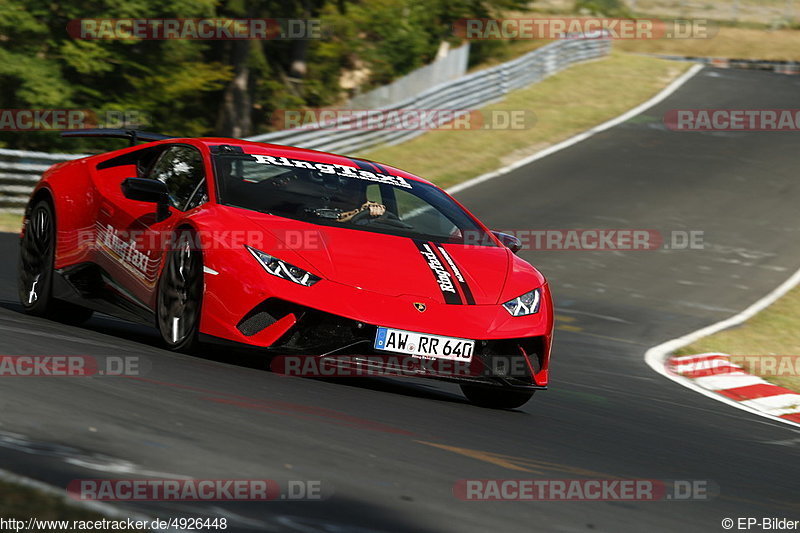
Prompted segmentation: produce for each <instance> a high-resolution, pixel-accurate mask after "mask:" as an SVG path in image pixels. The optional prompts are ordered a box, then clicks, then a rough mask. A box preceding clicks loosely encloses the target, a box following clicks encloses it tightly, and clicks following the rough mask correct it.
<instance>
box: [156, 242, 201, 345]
mask: <svg viewBox="0 0 800 533" xmlns="http://www.w3.org/2000/svg"><path fill="white" fill-rule="evenodd" d="M193 236H194V234H193V233H192V232H191V231H189V230H185V231H183V232H181V233H180V234H179V235H178V238H177V239H176V246H175V249H174V250H172V251H170V252H169V255H168V256H167V260H166V263H165V265H164V271H163V273H162V274H161V281H160V282H159V286H158V303H157V307H156V309H157V312H156V321H157V322H158V329H159V331H160V332H161V338H162V339H163V340H164V343H165V344H166V345H167V346H168V347H169V348H170V349H171V350H174V351H180V352H189V351H192V350H193V349H194V348H196V347H197V344H198V337H199V333H200V308H201V306H202V300H203V256H202V254H201V252H200V250H197V249H196V248H195V246H194V242H195V239H194V238H193Z"/></svg>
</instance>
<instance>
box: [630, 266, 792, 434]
mask: <svg viewBox="0 0 800 533" xmlns="http://www.w3.org/2000/svg"><path fill="white" fill-rule="evenodd" d="M798 284H800V269H798V270H797V271H796V272H795V273H794V274H792V276H791V277H790V278H789V279H787V280H786V281H784V282H783V283H781V284H780V285H779V286H778V287H776V288H775V290H773V291H772V292H770V293H769V294H767V295H766V296H764V297H763V298H761V299H759V300H758V301H756V302H754V303H753V304H752V305H751V306H750V307H748V308H747V309H745V310H743V311H742V312H740V313H738V314H736V315H734V316H732V317H730V318H727V319H725V320H722V321H720V322H717V323H715V324H711V325H710V326H706V327H704V328H701V329H698V330H697V331H693V332H692V333H689V334H687V335H684V336H682V337H678V338H677V339H672V340H669V341H667V342H664V343H662V344H659V345H658V346H653V347H652V348H650V349H649V350H647V352H645V354H644V360H645V362H646V363H647V365H648V366H649V367H650V368H652V369H653V370H655V371H656V372H657V373H659V374H661V375H662V376H664V377H665V378H667V379H671V380H672V381H674V382H676V383H679V384H681V385H683V386H684V387H686V388H688V389H692V390H693V391H695V392H698V393H700V394H702V395H704V396H707V397H709V398H713V399H715V400H717V401H720V402H723V403H727V404H728V405H730V406H732V407H736V408H737V409H742V410H744V411H748V412H750V413H753V414H756V415H760V416H762V417H764V418H769V419H771V420H773V421H775V422H781V423H783V424H789V425H791V426H794V427H800V421H798V420H797V419H794V420H790V419H788V418H784V417H782V416H776V415H775V414H773V413H774V411H772V412H770V410H769V407H770V406H772V407H774V405H772V404H771V403H769V402H774V401H780V400H767V399H764V400H763V401H761V402H759V403H758V404H753V403H750V402H755V401H756V400H758V399H759V398H753V399H750V400H745V401H738V400H734V399H733V398H730V397H728V396H726V395H724V394H719V393H718V392H717V391H719V390H726V389H727V387H726V388H725V389H723V388H719V389H709V388H707V387H706V386H703V385H705V384H706V383H714V382H713V381H712V380H708V382H701V383H697V382H696V379H690V378H689V377H686V376H683V375H681V374H679V373H677V372H674V371H671V370H670V369H669V366H668V361H669V360H670V358H671V357H672V354H673V353H675V351H676V350H679V349H680V348H683V347H684V346H688V345H689V344H692V343H693V342H695V341H698V340H700V339H702V338H703V337H708V336H709V335H713V334H714V333H717V332H719V331H722V330H723V329H727V328H730V327H733V326H737V325H739V324H741V323H742V322H745V321H746V320H748V319H750V318H752V317H753V316H755V315H756V314H757V313H758V312H759V311H763V310H764V309H765V308H767V307H768V306H770V305H772V304H773V303H774V302H775V301H776V300H777V299H778V298H780V297H781V296H783V295H784V294H786V293H787V292H789V291H790V290H792V289H793V288H795V287H796V286H797V285H798ZM705 355H709V354H705ZM712 355H713V354H712ZM717 355H719V354H717ZM723 357H724V356H723ZM750 377H751V378H755V376H750ZM756 379H761V378H756ZM740 383H741V384H744V383H746V381H744V380H742V381H740ZM753 384H754V385H758V384H759V382H756V383H753ZM740 386H743V387H745V386H747V385H740ZM734 388H736V387H734ZM792 394H794V393H792ZM780 396H781V395H775V397H776V398H779V397H780ZM765 403H766V404H767V405H766V406H767V407H768V408H767V409H764V410H762V409H760V408H759V407H760V406H762V405H763V404H765ZM781 414H789V413H781Z"/></svg>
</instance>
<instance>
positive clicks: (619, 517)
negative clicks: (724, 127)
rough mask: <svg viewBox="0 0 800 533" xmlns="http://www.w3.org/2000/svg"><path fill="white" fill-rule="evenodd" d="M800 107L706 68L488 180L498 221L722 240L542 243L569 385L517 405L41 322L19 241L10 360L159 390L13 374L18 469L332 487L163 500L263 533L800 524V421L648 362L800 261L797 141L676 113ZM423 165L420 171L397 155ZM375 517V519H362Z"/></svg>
mask: <svg viewBox="0 0 800 533" xmlns="http://www.w3.org/2000/svg"><path fill="white" fill-rule="evenodd" d="M703 107H713V108H800V78H796V77H790V76H781V75H776V74H771V73H761V72H744V71H741V72H738V71H725V70H704V71H702V72H701V73H700V74H698V75H697V76H696V77H695V78H693V79H692V80H691V81H689V82H688V83H687V84H686V85H685V86H684V87H683V88H681V89H680V90H679V91H678V92H677V93H675V94H674V95H673V96H671V97H670V98H668V99H667V100H666V101H665V102H663V103H662V104H660V105H659V106H657V107H655V108H653V109H651V110H649V111H647V112H645V113H644V114H643V115H640V116H638V117H635V118H634V119H632V120H630V121H629V122H627V123H625V124H623V125H620V126H618V127H615V128H613V129H611V130H608V131H606V132H604V133H601V134H599V135H596V136H595V137H593V138H591V139H589V140H587V141H585V142H583V143H580V144H578V145H575V146H573V147H571V148H569V149H567V150H565V151H562V152H559V153H556V154H554V155H552V156H550V157H547V158H545V159H542V160H539V161H537V162H535V163H533V164H531V165H528V166H526V167H523V168H520V169H518V170H516V171H514V172H512V173H510V174H508V175H506V176H504V177H501V178H497V179H495V180H491V181H489V182H487V183H484V184H481V185H480V186H476V187H474V188H472V189H468V190H466V191H464V192H463V193H461V194H460V195H459V198H460V200H462V201H463V202H465V203H466V205H467V206H468V207H470V208H471V209H473V210H474V211H475V212H476V214H478V216H480V217H481V218H483V220H485V221H486V222H487V223H489V224H490V225H492V226H493V227H497V228H505V229H567V228H619V229H622V228H625V229H654V230H658V231H661V232H664V233H668V232H671V231H690V230H691V231H702V232H704V234H703V235H704V248H703V249H701V250H667V249H659V250H656V251H630V252H613V251H595V252H580V251H526V252H522V256H523V257H525V258H526V259H528V260H530V261H532V262H533V263H534V264H535V265H537V266H538V267H540V269H541V270H542V271H543V272H544V273H545V274H546V275H547V276H548V277H549V279H550V282H551V284H552V287H553V291H554V294H555V298H556V305H557V314H558V316H559V320H558V322H557V324H558V326H557V336H556V342H555V349H554V353H553V372H552V383H551V389H550V390H548V391H545V392H540V393H538V394H537V395H536V396H535V397H534V399H533V401H531V402H530V403H528V404H527V405H526V406H524V407H523V408H522V409H519V410H516V411H492V410H485V409H481V408H477V407H473V406H471V405H469V404H467V403H466V402H465V401H464V400H462V398H461V395H460V393H459V392H458V389H457V388H456V387H454V386H452V385H448V384H442V383H438V382H426V381H412V380H389V379H374V380H339V381H338V382H327V381H321V380H309V379H295V378H286V377H280V376H278V375H275V374H271V373H269V372H267V371H265V370H263V369H262V367H263V366H264V365H263V362H262V361H260V360H259V359H257V358H255V359H254V358H252V357H246V356H244V355H241V354H239V355H233V354H230V353H226V352H224V351H218V350H210V349H209V350H204V351H203V352H202V353H201V354H199V355H198V356H185V355H177V354H173V353H170V352H168V351H165V350H163V349H161V348H159V347H158V342H157V337H156V333H155V331H154V330H149V329H147V328H144V327H139V326H133V325H129V324H127V323H124V322H121V321H118V320H115V319H111V318H105V317H95V318H93V319H92V320H91V321H90V322H89V323H87V325H86V326H84V327H82V328H76V327H69V326H65V325H61V324H57V323H53V322H48V321H45V320H39V319H35V318H31V317H27V316H25V315H23V314H21V312H20V306H19V305H18V304H17V303H16V301H15V300H16V298H15V292H14V258H15V256H16V239H15V237H14V236H12V235H3V236H2V238H0V254H1V255H0V256H1V257H2V258H3V259H2V261H1V262H0V286H1V287H2V289H0V299H2V302H0V305H1V306H2V307H0V336H1V337H0V338H2V341H0V346H1V347H2V353H4V354H10V355H17V354H18V355H23V354H25V355H28V354H40V355H53V354H61V355H64V354H75V355H77V354H91V355H137V356H140V357H142V358H144V359H145V360H147V362H148V363H149V365H150V369H149V372H148V374H147V376H146V379H142V380H131V379H125V378H112V377H102V376H98V377H92V378H7V379H4V380H3V381H2V383H0V391H2V392H0V399H1V401H2V403H1V404H0V409H1V411H2V416H0V421H1V422H2V424H1V425H0V466H2V468H5V469H9V470H13V471H15V472H17V473H20V474H25V475H29V476H32V477H35V478H38V479H42V480H45V481H47V482H50V483H53V484H55V485H59V486H64V485H66V483H67V482H68V481H69V480H71V479H75V478H87V477H89V478H92V477H94V478H96V477H107V478H114V477H142V476H143V475H151V476H162V477H171V476H177V475H180V476H192V477H196V478H226V479H234V478H268V479H277V480H287V479H297V480H321V481H322V482H323V486H324V487H326V488H327V489H326V490H328V491H332V492H333V495H332V496H331V497H330V498H328V499H326V500H324V501H316V502H285V501H278V502H270V503H248V502H238V503H235V504H207V503H204V504H190V503H183V504H140V505H139V506H138V507H133V506H127V507H126V508H130V509H136V510H145V511H146V512H147V513H149V514H152V515H157V516H160V517H167V516H176V515H178V514H183V515H192V516H198V515H211V516H227V517H229V518H230V519H231V520H232V524H233V525H234V526H235V527H236V529H250V530H260V531H362V530H363V531H367V530H377V531H420V532H425V531H453V532H459V533H464V532H472V531H474V532H483V531H488V530H495V531H583V530H594V531H609V532H627V531H631V532H640V531H682V532H690V531H721V530H722V528H721V526H720V521H721V520H722V518H724V517H732V518H737V517H746V516H750V517H758V518H760V517H786V518H794V519H798V518H800V509H799V508H800V505H799V504H798V500H797V494H798V488H799V487H800V483H799V482H798V480H800V466H798V465H800V461H798V459H800V432H798V431H797V430H795V429H793V428H791V427H789V426H786V425H781V424H778V423H773V422H771V421H769V420H767V419H763V418H760V417H757V416H754V415H750V414H748V413H745V412H743V411H740V410H737V409H733V408H731V407H729V406H726V405H724V404H721V403H719V402H715V401H713V400H711V399H708V398H706V397H703V396H701V395H699V394H697V393H695V392H692V391H690V390H687V389H684V388H682V387H681V386H679V385H677V384H675V383H673V382H670V381H668V380H666V379H664V378H663V377H661V376H658V375H656V374H655V373H654V372H653V371H652V370H650V369H649V368H648V367H647V366H646V365H645V363H644V361H643V353H644V351H645V350H646V349H647V348H648V347H650V346H652V345H654V344H657V343H659V342H661V341H664V340H667V339H669V338H671V337H674V336H677V335H680V334H683V333H686V332H688V331H691V330H694V329H697V328H699V327H702V326H704V325H707V324H709V323H711V322H715V321H717V320H720V319H722V318H725V317H727V316H729V315H731V314H733V313H735V312H737V311H739V310H741V309H743V308H744V307H746V306H748V305H749V304H750V303H752V302H753V301H755V300H756V299H758V298H760V297H761V296H763V295H764V294H765V293H766V292H768V291H769V290H771V289H772V288H774V287H775V286H777V285H778V284H779V283H780V282H782V281H783V280H785V279H786V278H787V277H788V276H789V275H790V274H791V273H792V272H793V271H794V270H795V269H796V268H797V266H798V265H800V239H798V238H797V237H798V235H799V234H800V220H799V219H798V217H797V208H796V206H797V204H798V202H800V180H798V179H797V177H798V176H797V170H796V169H797V162H798V152H797V146H798V144H797V136H796V134H791V133H779V134H775V133H773V134H765V133H735V134H733V133H724V134H723V133H718V134H706V133H703V134H699V133H693V134H689V133H676V132H671V131H668V130H667V129H666V128H665V127H664V126H663V124H662V122H661V117H662V116H663V114H664V112H665V111H666V110H669V109H676V108H703ZM396 163H398V164H400V166H402V164H401V162H396ZM473 478H478V479H482V478H538V479H542V478H546V479H568V478H646V479H694V480H708V481H710V482H711V483H712V485H714V486H716V487H718V488H719V495H718V496H716V497H714V498H712V499H709V500H707V501H689V502H684V501H660V502H640V503H636V502H550V503H541V502H539V503H531V502H463V501H460V500H458V499H456V498H455V497H454V496H453V493H452V487H453V484H454V483H455V482H456V481H457V480H459V479H473ZM359 528H363V529H359Z"/></svg>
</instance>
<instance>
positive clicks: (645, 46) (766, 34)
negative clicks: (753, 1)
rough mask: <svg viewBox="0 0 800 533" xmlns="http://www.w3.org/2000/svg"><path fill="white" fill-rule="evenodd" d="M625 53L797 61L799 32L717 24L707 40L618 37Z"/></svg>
mask: <svg viewBox="0 0 800 533" xmlns="http://www.w3.org/2000/svg"><path fill="white" fill-rule="evenodd" d="M614 47H615V48H617V49H618V50H621V51H625V52H636V53H642V54H668V55H680V56H695V57H727V58H730V59H770V60H774V61H798V60H800V31H798V30H775V31H770V30H758V29H749V28H731V27H724V26H723V27H721V28H719V29H718V31H717V33H716V35H714V36H713V37H711V38H708V39H652V40H620V41H616V42H615V43H614Z"/></svg>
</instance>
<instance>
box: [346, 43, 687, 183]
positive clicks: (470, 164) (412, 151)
mask: <svg viewBox="0 0 800 533" xmlns="http://www.w3.org/2000/svg"><path fill="white" fill-rule="evenodd" d="M689 67H690V65H689V64H688V63H678V62H674V61H665V60H662V59H656V58H652V57H646V56H638V55H631V54H625V53H620V52H616V51H615V52H612V54H611V55H610V56H609V57H608V58H605V59H601V60H597V61H591V62H588V63H582V64H579V65H576V66H573V67H570V68H569V69H567V70H565V71H563V72H560V73H559V74H557V75H555V76H552V77H550V78H548V79H546V80H544V81H543V82H541V83H537V84H535V85H532V86H530V87H527V88H525V89H520V90H518V91H514V92H512V93H510V94H509V95H507V96H506V98H504V99H503V100H502V101H501V102H498V103H496V104H493V105H490V106H486V107H484V108H482V109H481V111H483V112H484V113H487V112H492V111H495V110H499V111H515V110H532V111H533V112H534V113H535V114H536V123H535V124H534V125H533V127H531V128H527V129H504V130H483V129H481V130H439V131H432V132H428V133H426V134H424V135H421V136H419V137H417V138H416V139H412V140H410V141H408V142H405V143H402V144H399V145H396V146H384V147H379V148H376V149H373V150H370V151H367V152H365V153H364V154H362V155H364V156H365V157H368V158H370V159H374V160H376V161H384V162H386V163H388V164H396V165H398V166H399V167H401V168H403V169H405V170H407V171H409V172H412V173H414V174H417V175H419V176H422V177H425V178H427V179H429V180H431V181H434V182H436V183H437V184H438V185H440V186H443V187H447V186H450V185H453V184H455V183H458V182H460V181H464V180H466V179H469V178H472V177H474V176H478V175H480V174H483V173H485V172H489V171H492V170H495V169H497V168H500V167H502V166H504V165H507V164H509V163H511V162H513V161H516V160H518V159H521V158H522V157H525V156H527V155H529V154H532V153H535V152H538V151H540V150H542V149H544V148H546V147H548V146H550V145H552V144H555V143H557V142H560V141H562V140H564V139H567V138H569V137H571V136H573V135H575V134H577V133H580V132H582V131H585V130H587V129H589V128H591V127H593V126H596V125H598V124H601V123H602V122H605V121H606V120H609V119H612V118H614V117H616V116H618V115H620V114H622V113H624V112H625V111H628V110H629V109H631V108H633V107H635V106H637V105H639V104H641V103H642V102H644V101H646V100H647V99H648V98H650V97H652V96H653V95H655V94H656V93H658V92H659V91H660V90H661V89H663V88H664V87H665V86H666V85H667V84H669V82H671V81H672V80H674V79H675V78H676V77H678V76H679V75H680V74H681V73H683V72H684V71H686V70H687V69H688V68H689ZM445 154H446V155H445Z"/></svg>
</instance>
